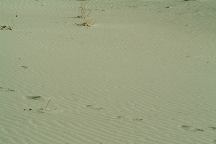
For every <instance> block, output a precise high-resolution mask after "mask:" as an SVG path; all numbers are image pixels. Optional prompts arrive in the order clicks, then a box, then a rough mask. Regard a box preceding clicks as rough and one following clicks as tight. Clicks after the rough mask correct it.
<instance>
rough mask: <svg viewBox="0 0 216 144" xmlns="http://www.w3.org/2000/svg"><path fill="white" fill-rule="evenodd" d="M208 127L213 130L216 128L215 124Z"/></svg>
mask: <svg viewBox="0 0 216 144" xmlns="http://www.w3.org/2000/svg"><path fill="white" fill-rule="evenodd" d="M208 128H209V129H211V130H213V131H215V130H216V127H214V126H210V127H208Z"/></svg>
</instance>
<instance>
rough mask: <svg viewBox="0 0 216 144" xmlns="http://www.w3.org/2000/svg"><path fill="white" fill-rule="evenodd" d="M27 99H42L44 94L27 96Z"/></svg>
mask: <svg viewBox="0 0 216 144" xmlns="http://www.w3.org/2000/svg"><path fill="white" fill-rule="evenodd" d="M26 99H29V100H41V99H42V96H40V95H35V96H26Z"/></svg>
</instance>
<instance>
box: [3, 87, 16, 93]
mask: <svg viewBox="0 0 216 144" xmlns="http://www.w3.org/2000/svg"><path fill="white" fill-rule="evenodd" d="M0 90H1V91H5V92H15V90H14V89H11V88H4V87H2V86H1V87H0Z"/></svg>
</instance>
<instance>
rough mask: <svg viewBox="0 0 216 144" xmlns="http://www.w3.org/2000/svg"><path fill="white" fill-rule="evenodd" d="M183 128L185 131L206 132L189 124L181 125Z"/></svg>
mask: <svg viewBox="0 0 216 144" xmlns="http://www.w3.org/2000/svg"><path fill="white" fill-rule="evenodd" d="M181 128H182V129H183V130H185V131H191V132H204V129H201V128H193V127H192V126H189V125H181Z"/></svg>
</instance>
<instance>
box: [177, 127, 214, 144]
mask: <svg viewBox="0 0 216 144" xmlns="http://www.w3.org/2000/svg"><path fill="white" fill-rule="evenodd" d="M181 128H182V129H183V130H185V131H189V132H205V131H207V130H210V131H216V126H209V127H207V128H205V129H204V128H196V127H192V126H190V125H181ZM212 143H213V144H216V139H214V140H213V141H212Z"/></svg>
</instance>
